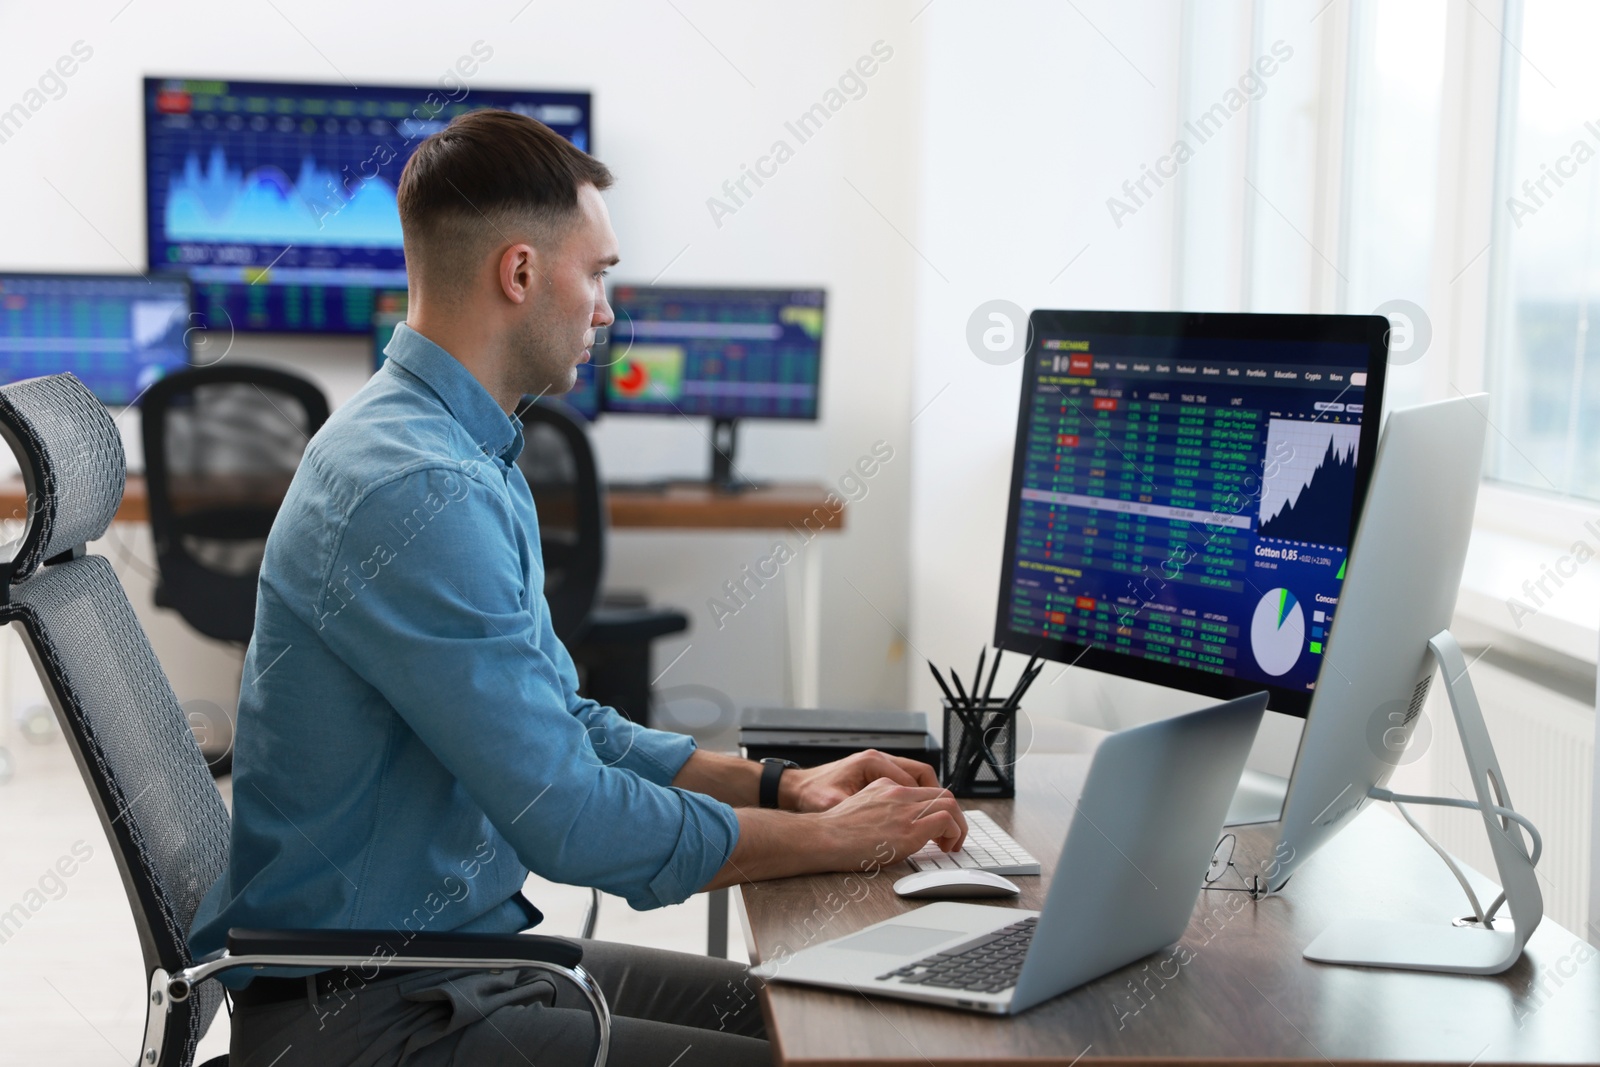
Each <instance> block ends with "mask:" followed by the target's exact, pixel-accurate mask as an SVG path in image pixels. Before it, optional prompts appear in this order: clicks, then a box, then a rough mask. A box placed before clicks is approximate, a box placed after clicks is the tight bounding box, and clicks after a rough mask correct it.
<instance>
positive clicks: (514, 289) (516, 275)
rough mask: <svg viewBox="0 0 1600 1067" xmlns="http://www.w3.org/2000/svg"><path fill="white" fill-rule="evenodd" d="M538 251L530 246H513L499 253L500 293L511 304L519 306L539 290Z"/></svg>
mask: <svg viewBox="0 0 1600 1067" xmlns="http://www.w3.org/2000/svg"><path fill="white" fill-rule="evenodd" d="M540 266H541V265H540V263H539V252H538V249H536V248H534V247H533V246H532V245H530V244H514V245H512V246H510V247H509V248H507V249H506V250H505V251H504V252H502V253H500V272H499V277H500V291H501V292H502V293H503V294H505V297H506V299H507V300H509V301H511V302H512V303H513V304H521V303H524V302H525V301H527V300H529V299H530V298H532V297H533V295H534V294H535V293H536V292H537V291H538V289H539V275H540V274H541V273H542V271H541V269H540Z"/></svg>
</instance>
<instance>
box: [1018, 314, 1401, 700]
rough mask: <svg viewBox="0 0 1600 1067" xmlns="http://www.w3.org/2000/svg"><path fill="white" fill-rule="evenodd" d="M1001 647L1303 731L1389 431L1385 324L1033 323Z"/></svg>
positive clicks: (1126, 317) (1131, 318) (1135, 318)
mask: <svg viewBox="0 0 1600 1067" xmlns="http://www.w3.org/2000/svg"><path fill="white" fill-rule="evenodd" d="M1030 327H1031V330H1032V334H1031V340H1030V344H1029V348H1028V353H1027V356H1026V361H1025V363H1024V371H1023V380H1022V402H1021V410H1020V413H1019V416H1018V423H1017V439H1016V451H1015V455H1014V458H1013V463H1012V473H1011V493H1010V505H1009V512H1008V516H1007V521H1006V540H1005V546H1006V548H1005V555H1004V559H1003V563H1002V573H1001V585H1000V600H999V608H998V611H997V614H996V619H995V631H996V637H995V642H996V644H998V645H1000V646H1002V647H1005V648H1010V649H1014V650H1017V651H1020V652H1024V653H1035V652H1037V653H1039V654H1040V655H1042V656H1044V657H1045V658H1048V659H1054V660H1059V661H1061V662H1064V663H1073V664H1077V665H1078V666H1081V667H1088V668H1092V669H1095V670H1100V671H1106V672H1109V673H1112V674H1119V675H1123V676H1126V677H1132V678H1137V679H1141V680H1144V681H1148V682H1154V683H1156V684H1159V685H1164V686H1170V687H1172V688H1176V689H1182V690H1185V691H1188V692H1193V693H1197V694H1203V695H1205V696H1210V697H1218V698H1231V697H1234V696H1240V695H1243V694H1245V693H1250V692H1255V691H1259V690H1262V689H1265V690H1267V691H1268V693H1269V694H1270V700H1271V703H1270V706H1271V708H1272V709H1273V710H1274V711H1278V712H1282V713H1286V714H1289V715H1293V716H1300V717H1303V716H1304V715H1305V713H1306V710H1307V708H1308V707H1309V706H1310V701H1311V693H1312V690H1313V688H1314V687H1315V686H1316V683H1317V675H1318V672H1319V671H1320V669H1321V665H1322V653H1323V645H1324V642H1325V640H1326V636H1327V634H1328V632H1329V629H1330V627H1331V624H1332V619H1333V616H1334V615H1335V614H1336V611H1337V604H1338V600H1339V590H1340V586H1341V584H1342V583H1343V580H1344V567H1345V558H1346V556H1347V555H1348V553H1349V550H1350V544H1351V539H1352V535H1353V531H1354V529H1355V524H1356V521H1357V519H1358V518H1359V516H1360V512H1361V505H1362V501H1363V499H1364V498H1365V494H1366V487H1367V483H1368V481H1369V479H1370V477H1371V470H1372V458H1373V454H1374V451H1375V446H1376V442H1377V433H1378V422H1379V412H1380V406H1381V403H1382V394H1383V372H1384V367H1385V362H1386V357H1387V350H1388V346H1387V337H1386V331H1387V330H1388V323H1387V322H1386V321H1385V320H1384V319H1382V318H1377V317H1372V316H1333V315H1222V314H1184V313H1119V312H1070V311H1036V312H1034V314H1033V316H1032V319H1031V323H1030Z"/></svg>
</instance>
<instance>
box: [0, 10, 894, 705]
mask: <svg viewBox="0 0 1600 1067" xmlns="http://www.w3.org/2000/svg"><path fill="white" fill-rule="evenodd" d="M914 11H915V8H914V7H905V8H903V9H902V8H901V7H898V6H888V5H884V6H882V7H880V6H877V5H870V6H869V5H860V4H850V3H845V2H833V3H821V4H811V5H807V6H806V7H805V8H804V9H799V8H791V7H787V6H785V7H779V6H776V5H739V4H733V3H727V2H707V0H678V2H677V3H676V7H674V6H673V5H669V4H649V5H644V4H624V3H590V4H584V5H562V6H556V5H547V4H542V3H535V4H528V5H526V6H525V7H524V5H523V4H522V3H521V0H507V2H504V3H460V4H454V5H451V6H450V8H449V9H448V12H447V13H446V12H445V11H443V10H440V9H436V8H426V7H417V8H415V9H414V10H412V9H402V8H399V7H396V6H394V5H389V6H384V7H373V6H370V5H362V6H360V7H357V6H356V5H348V6H347V5H330V4H318V3H312V2H309V0H278V2H277V3H276V4H275V5H265V4H264V5H244V6H240V5H224V4H214V3H193V2H181V0H136V2H135V3H133V4H131V5H126V6H124V3H123V0H105V2H99V3H92V4H83V5H55V6H48V5H21V4H14V3H0V109H4V108H6V107H9V106H10V105H11V104H12V103H13V102H16V101H18V100H20V99H22V98H23V95H24V94H25V93H26V92H27V90H28V89H30V88H32V87H33V86H34V85H35V83H36V81H37V79H38V77H39V75H40V74H41V73H43V72H44V71H45V69H46V68H47V67H48V66H50V65H52V64H53V63H54V62H55V60H56V59H57V57H58V56H60V55H63V54H66V53H67V52H68V51H69V49H70V48H71V47H72V45H73V43H74V42H76V41H79V40H82V41H83V42H85V43H86V44H87V45H88V46H89V47H90V48H92V49H93V55H92V57H91V58H90V59H89V60H88V61H87V62H85V63H84V64H83V65H82V66H81V68H80V69H79V70H77V72H76V73H75V74H74V75H73V76H72V77H71V78H70V79H69V80H68V81H67V82H66V91H65V93H64V95H62V96H61V97H60V98H59V99H51V100H49V101H48V102H47V103H46V104H45V106H44V107H42V108H40V109H39V110H38V111H37V113H36V114H34V115H33V117H32V118H30V119H29V120H28V122H27V123H26V124H25V125H24V126H23V127H22V129H21V130H20V131H19V132H18V133H17V134H16V135H15V136H13V137H11V138H10V139H9V140H8V141H6V142H5V143H4V144H0V203H4V204H5V205H6V213H5V220H4V223H3V224H0V268H11V269H23V268H45V269H57V270H128V269H133V268H142V267H143V266H144V262H145V258H144V257H145V248H144V205H143V195H144V193H143V181H142V178H141V167H142V162H141V161H142V146H141V121H140V95H139V90H140V82H139V79H140V78H141V77H142V76H144V75H146V74H187V75H197V76H214V77H223V78H227V77H232V78H257V79H287V80H306V81H324V82H339V81H341V80H343V79H345V78H349V79H350V80H353V81H354V82H356V83H357V84H366V83H380V82H387V83H398V84H422V85H433V84H435V83H436V82H437V80H438V79H439V77H440V76H441V74H442V73H443V72H444V71H445V69H446V68H447V67H449V66H450V65H451V64H453V63H454V62H455V60H456V58H457V57H458V56H460V55H462V54H464V53H466V52H467V51H468V49H469V48H470V47H471V46H472V45H473V43H474V42H475V41H479V40H482V41H483V42H485V43H486V44H487V45H488V46H489V47H491V48H492V49H493V56H492V57H491V58H490V59H489V60H488V61H487V62H486V63H484V64H483V66H482V69H481V71H480V72H479V73H478V75H477V76H475V77H474V78H473V79H472V84H473V85H476V86H481V87H550V88H583V89H590V90H593V92H594V93H595V131H596V136H595V143H596V148H597V154H598V155H599V156H600V157H601V158H602V159H604V160H605V161H606V162H607V163H608V164H609V165H610V166H611V167H612V168H613V169H614V171H615V172H616V174H617V176H618V183H617V186H616V187H615V188H614V189H613V190H612V191H611V192H610V194H608V200H609V203H610V206H611V211H612V216H613V221H614V222H615V225H616V229H617V232H618V234H619V236H620V238H621V241H622V251H623V264H622V266H621V267H619V268H618V269H617V270H616V271H615V276H616V277H617V278H618V279H619V280H624V281H627V280H635V281H651V280H655V279H657V277H658V276H659V278H660V280H661V281H663V282H675V283H697V282H723V283H735V284H764V283H772V284H789V283H805V284H820V285H823V286H826V287H827V289H828V298H829V321H828V326H827V340H826V345H827V350H826V358H825V366H824V393H823V399H822V411H823V419H822V421H821V422H820V423H817V424H814V425H793V426H791V425H782V424H775V423H758V422H752V423H748V424H746V426H745V427H744V432H743V434H742V440H741V454H740V458H741V467H742V468H743V469H744V470H745V471H746V473H748V474H749V475H751V476H753V477H774V478H791V479H804V480H810V481H827V482H837V480H838V479H839V477H840V476H841V475H842V474H843V473H844V472H845V471H847V470H848V469H849V468H850V466H851V465H852V464H853V463H854V462H855V461H856V459H857V458H858V457H860V456H861V455H862V454H863V453H865V452H866V451H867V450H868V449H869V448H870V447H871V446H872V444H873V442H875V441H877V440H880V439H881V440H885V441H888V442H889V443H890V444H891V445H892V446H893V447H894V449H895V459H894V460H893V461H891V462H890V463H889V464H888V465H887V467H886V468H885V469H884V470H883V471H882V472H881V473H880V474H878V475H877V476H876V477H875V478H873V479H872V481H871V482H870V488H869V491H868V492H867V495H866V496H865V497H864V498H863V499H861V500H860V501H859V502H858V503H856V504H854V505H852V506H851V508H850V510H849V512H848V514H847V530H846V532H845V533H843V534H842V535H840V536H837V537H833V538H830V539H829V543H828V544H827V548H826V553H827V555H826V570H825V572H824V583H823V616H824V631H823V644H822V654H823V662H824V664H825V665H826V669H825V671H824V675H823V679H822V699H823V701H824V702H825V703H833V704H868V705H885V706H894V705H898V704H900V703H902V702H903V700H904V677H905V675H904V669H903V657H902V650H901V649H900V648H899V646H898V644H897V641H898V639H897V638H896V635H895V634H894V632H893V631H892V630H891V629H889V628H888V627H886V626H885V625H884V624H883V622H882V620H881V619H880V618H879V616H878V615H877V614H875V613H874V612H872V611H870V610H867V609H865V608H864V607H863V605H862V602H861V599H860V597H859V596H858V594H857V593H856V592H854V591H853V590H852V588H851V584H847V583H853V584H854V586H855V587H856V588H858V589H859V590H860V591H861V593H862V594H864V595H865V596H866V597H868V598H870V600H871V601H872V603H873V604H875V605H876V606H877V608H878V609H879V610H881V611H882V612H883V613H884V614H885V615H887V616H889V617H890V618H893V619H896V620H903V619H904V618H905V614H906V607H905V605H906V581H907V575H906V567H905V563H904V556H905V542H906V528H907V522H908V506H907V500H908V486H909V482H910V474H911V459H910V455H909V451H910V450H909V447H908V445H909V435H908V432H907V420H908V418H909V411H908V407H907V403H908V401H907V391H906V387H905V383H906V382H907V380H908V379H909V378H910V376H911V375H910V351H911V334H910V331H909V330H908V328H907V324H908V323H909V322H910V319H911V314H912V285H913V282H914V277H913V272H912V269H911V262H912V260H913V259H914V254H913V253H912V252H911V251H910V250H909V249H908V248H907V247H906V246H905V245H904V244H903V243H902V241H901V239H900V238H899V237H897V236H896V235H895V232H894V229H893V228H891V222H892V226H893V227H898V228H899V229H900V230H902V231H904V232H908V233H909V232H911V231H912V230H913V229H914V227H915V217H914V214H915V210H916V198H915V195H914V180H915V168H916V166H917V163H918V158H917V151H916V135H917V120H918V112H917V108H916V102H917V100H918V99H919V96H920V82H921V77H922V75H921V55H920V53H921V46H920V41H919V39H918V38H919V27H918V26H915V25H913V24H912V23H911V22H910V21H909V17H910V15H911V14H912V13H913V12H914ZM441 16H443V17H441ZM880 40H881V41H883V42H885V44H886V45H887V46H888V47H889V48H892V49H893V56H892V58H890V59H889V60H888V61H887V62H884V63H882V64H881V66H880V68H879V69H878V70H877V72H876V73H875V74H874V75H873V76H872V77H871V78H870V79H867V80H866V92H865V95H863V96H861V97H860V98H859V99H853V100H850V101H849V102H848V103H847V104H846V105H845V106H844V107H843V108H841V109H840V110H839V112H838V113H837V114H836V115H834V116H833V117H832V118H831V119H830V120H829V122H828V123H827V125H826V126H825V127H824V128H823V129H822V130H821V131H820V132H818V133H817V134H816V135H815V136H814V137H813V138H812V139H811V140H810V141H809V142H808V143H806V144H803V145H796V144H794V138H793V137H792V135H789V134H787V133H786V131H785V130H784V126H783V124H784V122H785V121H786V120H789V119H791V118H793V117H795V116H796V115H798V114H799V113H800V112H802V111H804V110H805V109H807V108H808V107H810V106H811V105H812V104H813V103H816V102H817V101H819V100H820V99H821V98H822V97H823V94H824V93H825V92H826V91H827V90H828V89H829V88H831V87H833V86H834V85H835V83H836V82H837V80H838V78H839V76H840V74H841V73H842V72H843V71H844V70H845V69H846V68H847V67H849V66H851V65H852V64H854V63H855V62H856V60H857V59H858V57H860V56H863V55H866V54H869V53H870V52H871V49H872V46H873V44H874V42H876V41H880ZM780 137H782V138H786V139H788V140H790V142H791V144H792V145H794V147H795V148H796V151H795V155H794V158H793V159H792V160H790V161H789V162H787V163H786V164H785V165H784V166H783V167H782V168H781V169H780V170H779V173H778V175H777V176H776V177H775V178H773V179H771V180H769V181H768V182H767V184H766V185H765V186H764V187H762V188H760V189H759V190H757V191H756V192H757V195H755V196H753V197H752V198H751V199H750V200H749V201H748V202H747V203H746V204H745V205H744V206H742V207H741V208H739V210H738V211H737V213H736V214H735V215H733V216H729V217H724V218H722V219H721V223H722V224H721V226H720V227H719V226H717V225H716V223H715V221H714V220H713V218H712V216H711V214H710V212H709V211H708V210H707V207H706V200H707V198H708V197H710V196H712V195H720V194H719V190H720V187H721V185H722V183H723V182H724V180H726V179H728V178H732V177H737V176H738V175H739V171H740V165H741V164H750V163H753V162H754V161H755V160H756V158H757V157H758V156H760V155H762V154H764V153H766V152H767V151H768V150H769V149H770V147H771V145H772V143H773V141H774V140H775V139H777V138H780ZM852 185H853V186H854V187H855V188H854V189H852ZM857 190H859V192H858V191H857ZM867 201H870V206H869V204H868V203H867ZM874 208H876V210H874ZM879 211H881V212H882V215H883V216H886V217H887V219H888V220H891V222H886V221H885V218H884V217H880V215H879V214H878V212H879ZM227 358H229V359H236V360H240V361H257V362H279V363H286V364H289V365H291V366H297V367H299V368H301V369H302V370H304V371H305V372H307V373H309V374H310V375H311V376H312V377H314V378H316V379H317V380H319V381H320V382H321V383H322V384H323V385H324V388H325V389H327V391H328V392H329V394H330V397H331V399H333V400H334V401H335V402H336V403H337V402H339V401H342V400H344V399H345V398H347V397H348V396H349V395H350V394H351V393H352V392H353V391H354V390H355V389H356V388H358V387H359V385H360V383H361V382H362V381H363V380H365V377H366V373H367V369H368V364H367V360H368V358H369V357H368V353H367V348H366V345H365V342H364V341H363V340H359V339H341V338H314V337H287V336H274V337H265V336H259V335H258V336H240V337H238V338H236V339H234V342H233V349H232V351H231V352H230V354H229V355H228V357H227ZM123 421H124V422H125V423H127V424H128V425H129V427H130V429H131V430H132V432H133V433H135V434H136V433H137V430H136V425H135V423H136V419H135V418H134V417H133V416H131V415H130V416H129V417H127V418H125V419H124V420H123ZM705 432H706V426H705V424H704V422H702V421H699V420H696V421H695V422H694V423H692V424H691V423H688V422H686V421H684V420H671V419H633V420H627V419H623V418H612V419H608V420H605V421H603V422H602V423H601V424H600V425H599V427H598V428H597V430H596V434H595V437H596V441H597V444H598V447H599V450H600V455H601V462H602V466H603V469H604V471H605V472H606V473H607V474H608V475H610V476H613V477H644V476H652V475H663V474H673V473H697V472H702V471H704V470H705V469H706V466H707V454H708V446H707V443H706V441H705V439H704V437H703V434H704V433H705ZM771 540H772V539H771V538H770V537H768V536H765V535H727V534H718V535H694V536H689V535H676V534H642V533H631V534H630V533H623V534H618V535H617V536H616V537H615V538H614V540H613V546H612V555H611V584H612V585H614V586H625V587H631V588H636V589H645V590H648V591H650V592H651V594H652V596H653V598H654V599H656V600H658V601H661V602H667V603H672V604H675V605H677V606H679V607H682V608H685V609H687V610H688V611H689V612H690V614H691V616H692V618H693V619H694V629H693V630H692V631H691V632H690V634H688V635H687V637H686V638H685V640H683V641H678V642H667V643H665V644H664V645H663V646H662V647H661V649H660V659H659V661H658V663H659V666H665V665H666V664H667V663H668V662H670V661H671V660H672V658H673V657H675V656H677V655H678V653H679V652H682V651H683V650H684V648H685V647H686V646H689V645H692V646H693V647H692V648H690V649H689V652H688V654H687V655H685V656H684V657H683V659H682V660H681V661H679V662H678V663H677V665H676V666H674V667H673V669H672V671H671V672H670V673H669V674H668V675H667V677H666V678H664V679H663V681H662V685H663V686H685V685H703V686H709V687H713V688H714V689H715V690H717V691H719V692H720V693H722V694H726V695H727V697H728V699H729V701H730V702H731V703H732V704H734V705H743V704H748V703H757V702H773V701H780V700H781V699H782V698H783V683H784V671H783V660H782V653H783V650H784V631H783V618H784V611H783V601H782V593H781V591H780V590H778V589H776V588H774V589H773V590H771V591H770V592H764V593H763V594H762V596H763V597H764V599H762V598H758V599H757V600H756V602H754V603H753V604H751V606H750V607H749V608H747V609H744V610H742V611H740V613H739V614H738V615H737V616H736V617H735V618H733V619H731V620H728V621H727V625H726V626H725V628H724V629H722V630H721V631H718V630H717V629H716V628H715V626H714V625H713V623H712V618H711V616H710V613H709V611H708V609H707V605H706V600H707V598H709V597H711V596H713V595H716V594H717V593H718V592H719V590H720V587H721V585H722V583H723V582H724V581H725V580H727V579H728V578H731V577H733V576H735V575H736V573H737V572H738V570H739V567H740V566H741V565H743V564H745V563H750V562H753V561H754V560H755V559H756V558H757V557H758V556H761V555H764V554H766V552H767V551H768V550H769V549H770V546H771ZM128 544H129V547H128V551H129V552H130V553H131V554H132V555H133V557H134V558H135V562H136V563H137V562H139V558H140V553H141V552H143V553H144V555H143V557H142V561H143V563H144V565H145V566H148V565H149V556H148V545H147V542H146V541H144V540H143V539H141V538H136V537H135V538H129V539H128ZM134 599H135V601H136V604H137V605H138V606H139V607H140V608H141V610H143V611H146V612H147V613H149V612H153V610H154V609H151V608H149V607H148V600H147V598H146V597H144V596H142V595H140V594H139V592H138V591H137V590H135V591H134ZM157 629H159V630H161V632H162V636H163V639H162V641H161V642H160V647H159V651H160V652H161V654H162V658H163V662H164V663H165V665H166V667H167V669H168V671H169V673H170V674H171V675H172V676H173V680H174V683H175V686H176V688H177V689H178V691H179V695H180V697H182V698H184V699H192V698H200V699H218V698H226V699H229V700H230V702H231V697H228V696H227V694H223V693H214V692H212V690H214V689H216V688H217V687H219V686H223V687H226V686H227V685H228V684H236V677H237V676H236V674H235V675H233V677H234V679H235V682H234V683H228V682H226V681H225V679H226V678H227V677H228V676H229V675H230V674H231V673H232V672H233V671H235V670H236V667H234V666H233V664H232V659H231V654H230V653H229V651H228V650H225V649H224V650H219V649H217V648H215V647H213V646H211V645H210V644H209V643H207V642H203V641H201V640H200V639H198V638H194V637H193V636H192V635H188V634H186V631H185V630H184V629H183V628H181V627H179V628H172V629H168V628H166V627H160V626H158V627H157Z"/></svg>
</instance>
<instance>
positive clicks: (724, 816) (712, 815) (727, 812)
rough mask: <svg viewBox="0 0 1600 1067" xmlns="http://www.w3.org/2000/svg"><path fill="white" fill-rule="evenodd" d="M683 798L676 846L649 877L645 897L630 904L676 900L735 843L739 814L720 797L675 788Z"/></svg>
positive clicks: (701, 881)
mask: <svg viewBox="0 0 1600 1067" xmlns="http://www.w3.org/2000/svg"><path fill="white" fill-rule="evenodd" d="M677 793H678V796H679V798H680V799H681V800H682V802H683V829H682V830H681V831H680V832H679V834H678V847H677V848H676V849H674V850H673V853H672V856H671V857H670V858H669V859H668V860H667V862H666V865H665V866H663V867H662V868H661V870H660V871H658V872H657V873H656V876H655V877H654V878H652V879H651V880H650V887H649V898H650V899H646V900H642V901H629V903H630V904H632V905H633V907H634V908H636V909H639V910H643V909H646V908H660V907H665V906H667V905H668V904H680V903H682V902H683V901H685V900H687V899H689V897H691V896H693V895H694V894H695V893H697V892H698V891H699V890H700V888H701V887H702V886H704V885H705V884H706V883H707V882H709V881H711V879H712V878H714V877H715V876H716V874H717V872H718V871H720V870H722V868H723V866H724V865H726V864H727V862H728V860H729V859H730V858H732V856H733V850H734V846H736V845H737V844H738V843H739V817H738V816H737V815H736V814H734V811H733V809H732V808H730V807H728V805H726V804H724V803H722V802H721V801H720V800H713V799H712V798H710V797H708V796H704V795H703V794H700V793H690V792H687V791H685V790H681V789H680V790H677Z"/></svg>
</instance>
